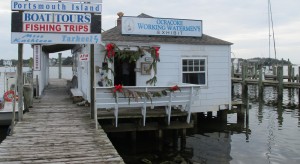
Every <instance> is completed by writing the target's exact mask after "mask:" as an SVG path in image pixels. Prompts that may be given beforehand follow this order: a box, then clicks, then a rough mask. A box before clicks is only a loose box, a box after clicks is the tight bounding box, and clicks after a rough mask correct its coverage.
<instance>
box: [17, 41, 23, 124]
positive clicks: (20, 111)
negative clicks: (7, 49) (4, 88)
mask: <svg viewBox="0 0 300 164" xmlns="http://www.w3.org/2000/svg"><path fill="white" fill-rule="evenodd" d="M18 61H19V62H18V70H17V71H18V72H17V75H18V78H17V83H18V84H17V86H16V87H18V94H19V95H18V96H19V99H18V104H19V105H18V121H22V120H23V108H22V107H23V44H18Z"/></svg>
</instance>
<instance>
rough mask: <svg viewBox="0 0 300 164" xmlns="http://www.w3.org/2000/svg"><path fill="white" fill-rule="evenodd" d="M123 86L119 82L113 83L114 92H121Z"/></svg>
mask: <svg viewBox="0 0 300 164" xmlns="http://www.w3.org/2000/svg"><path fill="white" fill-rule="evenodd" d="M122 89H123V86H122V85H121V84H119V85H115V89H114V93H116V92H117V91H118V92H123V90H122Z"/></svg>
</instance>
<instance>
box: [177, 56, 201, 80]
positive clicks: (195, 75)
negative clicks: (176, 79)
mask: <svg viewBox="0 0 300 164" xmlns="http://www.w3.org/2000/svg"><path fill="white" fill-rule="evenodd" d="M206 60H207V59H206V58H196V59H182V82H183V83H189V84H198V85H207V84H206V83H207V63H206Z"/></svg>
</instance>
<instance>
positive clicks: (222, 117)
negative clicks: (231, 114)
mask: <svg viewBox="0 0 300 164" xmlns="http://www.w3.org/2000/svg"><path fill="white" fill-rule="evenodd" d="M217 117H218V120H219V121H220V122H227V110H219V111H218V112H217Z"/></svg>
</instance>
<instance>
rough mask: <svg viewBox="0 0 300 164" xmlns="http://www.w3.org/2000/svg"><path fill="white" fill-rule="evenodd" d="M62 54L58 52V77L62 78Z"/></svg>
mask: <svg viewBox="0 0 300 164" xmlns="http://www.w3.org/2000/svg"><path fill="white" fill-rule="evenodd" d="M61 55H62V53H58V78H59V79H61V65H62V62H61Z"/></svg>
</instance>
